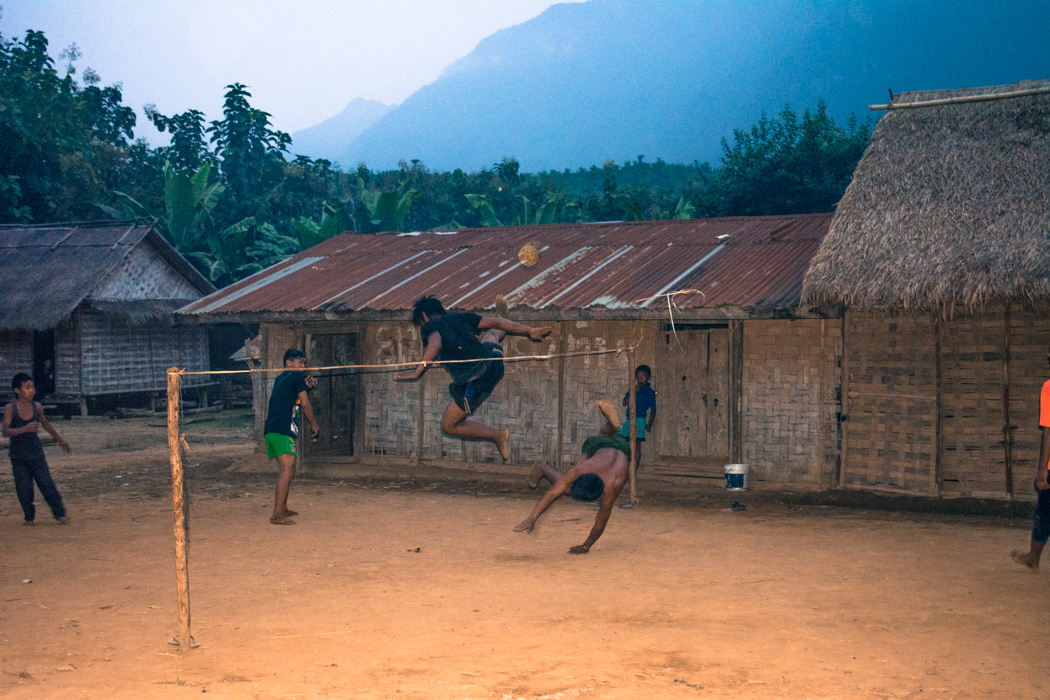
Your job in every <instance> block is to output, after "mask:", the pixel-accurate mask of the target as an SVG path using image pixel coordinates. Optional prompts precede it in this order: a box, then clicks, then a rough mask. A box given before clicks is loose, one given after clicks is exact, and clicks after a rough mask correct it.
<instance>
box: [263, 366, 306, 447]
mask: <svg viewBox="0 0 1050 700" xmlns="http://www.w3.org/2000/svg"><path fill="white" fill-rule="evenodd" d="M304 391H309V388H308V387H307V386H306V378H305V377H304V376H303V373H302V372H300V371H299V370H287V371H284V372H281V374H279V375H277V379H275V380H274V382H273V392H272V393H271V394H270V406H269V408H268V409H267V411H266V427H264V428H263V432H264V433H280V434H281V435H287V436H288V437H293V438H294V437H296V436H298V435H299V394H300V393H302V392H304Z"/></svg>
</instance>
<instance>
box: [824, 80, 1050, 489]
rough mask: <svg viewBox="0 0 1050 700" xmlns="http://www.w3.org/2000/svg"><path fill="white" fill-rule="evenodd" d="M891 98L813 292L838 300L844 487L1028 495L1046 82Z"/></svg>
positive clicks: (1042, 250) (1047, 188)
mask: <svg viewBox="0 0 1050 700" xmlns="http://www.w3.org/2000/svg"><path fill="white" fill-rule="evenodd" d="M888 107H889V109H888V113H887V114H886V115H885V116H884V117H883V118H882V119H881V121H880V122H879V123H878V125H877V127H876V128H875V130H874V133H873V134H872V139H871V144H870V146H869V147H868V149H867V151H866V152H865V154H864V156H863V158H862V159H861V161H860V163H859V165H858V166H857V169H856V172H855V173H854V177H853V181H852V184H851V185H850V186H849V188H848V190H847V191H846V193H845V196H844V197H843V198H842V200H841V202H840V203H839V206H838V209H837V212H836V214H835V216H834V218H833V219H832V222H831V227H830V230H829V233H828V235H827V236H826V237H825V238H824V241H823V242H822V243H821V246H820V249H819V251H818V252H817V254H816V256H815V257H814V259H813V262H812V264H811V265H810V268H809V270H808V272H807V273H806V276H805V284H804V289H803V299H804V301H805V303H807V304H817V305H822V306H826V305H841V306H842V307H843V308H844V309H845V312H844V316H843V323H842V340H841V346H842V348H843V356H842V436H841V469H840V471H839V485H841V486H844V487H850V488H863V489H873V490H881V491H892V492H899V493H907V494H918V495H925V496H939V497H961V496H969V497H990V498H1019V499H1027V498H1033V497H1034V496H1032V479H1033V477H1034V474H1035V463H1036V461H1037V459H1038V453H1039V440H1040V436H1039V430H1038V418H1039V416H1038V412H1039V390H1040V387H1041V385H1042V383H1043V382H1044V381H1045V380H1047V379H1048V378H1050V367H1048V365H1047V349H1048V346H1050V318H1048V317H1047V309H1048V303H1047V302H1048V301H1050V81H1046V80H1044V81H1034V82H1024V83H1020V84H1017V85H1005V86H996V87H987V88H975V89H966V90H947V91H934V92H911V93H904V94H900V95H896V96H894V98H893V100H892V102H891V103H890V104H889V105H888Z"/></svg>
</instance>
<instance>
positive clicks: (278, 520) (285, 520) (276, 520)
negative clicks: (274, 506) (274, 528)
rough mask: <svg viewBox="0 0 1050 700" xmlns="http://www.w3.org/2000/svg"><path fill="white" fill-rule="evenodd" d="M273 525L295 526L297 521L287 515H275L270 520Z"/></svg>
mask: <svg viewBox="0 0 1050 700" xmlns="http://www.w3.org/2000/svg"><path fill="white" fill-rule="evenodd" d="M270 524H271V525H295V521H294V520H292V519H291V518H289V517H288V516H287V515H274V516H272V517H271V518H270Z"/></svg>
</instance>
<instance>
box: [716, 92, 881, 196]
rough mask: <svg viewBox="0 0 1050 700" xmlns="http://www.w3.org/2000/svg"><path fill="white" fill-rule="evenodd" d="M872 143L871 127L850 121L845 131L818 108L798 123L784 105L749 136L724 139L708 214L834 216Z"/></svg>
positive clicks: (740, 132) (762, 119)
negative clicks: (804, 214)
mask: <svg viewBox="0 0 1050 700" xmlns="http://www.w3.org/2000/svg"><path fill="white" fill-rule="evenodd" d="M870 138H871V125H870V123H867V122H865V123H863V124H858V123H857V120H856V118H851V119H850V121H849V123H848V124H847V127H846V128H845V129H843V128H841V127H839V126H837V125H836V124H835V122H834V120H833V119H832V118H831V117H829V116H828V113H827V106H826V105H825V104H824V102H823V101H821V102H820V103H818V105H817V110H816V112H810V111H809V110H808V109H807V110H805V111H804V112H803V113H802V120H801V121H799V119H798V115H796V114H795V112H794V111H792V110H791V108H790V106H785V107H784V109H783V111H781V113H780V115H779V117H778V118H777V119H770V118H769V117H767V116H766V115H765V114H763V115H762V116H761V117H760V118H759V120H758V122H757V123H756V124H755V125H754V126H752V127H751V129H750V130H748V131H743V130H735V131H734V132H733V139H734V144H733V146H732V147H730V146H729V144H728V143H727V142H726V141H725V140H724V139H723V141H722V150H723V151H724V155H723V156H722V167H721V169H720V170H719V171H718V173H717V174H716V175H715V176H714V177H713V178H712V180H711V191H710V199H709V201H708V202H707V209H708V213H709V214H712V215H716V216H750V215H760V214H803V213H809V212H820V211H832V210H833V209H834V208H835V205H836V204H837V203H838V201H839V199H840V198H841V197H842V193H843V192H845V191H846V186H847V185H848V184H849V181H850V179H851V178H852V176H853V170H854V168H856V166H857V162H858V161H859V160H860V157H861V155H862V154H863V153H864V149H865V148H866V147H867V145H868V141H869V140H870Z"/></svg>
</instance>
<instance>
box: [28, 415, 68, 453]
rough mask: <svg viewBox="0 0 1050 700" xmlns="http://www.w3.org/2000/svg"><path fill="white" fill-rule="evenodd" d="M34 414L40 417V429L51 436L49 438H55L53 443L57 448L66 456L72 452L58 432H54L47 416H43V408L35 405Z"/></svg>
mask: <svg viewBox="0 0 1050 700" xmlns="http://www.w3.org/2000/svg"><path fill="white" fill-rule="evenodd" d="M36 412H37V413H36V414H37V415H38V416H39V417H40V427H41V428H43V429H44V430H46V431H47V432H48V433H49V434H50V435H51V437H53V438H55V442H57V443H58V446H59V447H61V448H62V449H63V450H65V452H66V454H69V453H70V452H72V451H73V448H71V447H70V446H69V443H68V442H66V441H65V440H63V439H62V438H61V437H60V436H59V434H58V431H57V430H55V426H53V425H51V421H49V420H48V419H47V416H45V415H44V407H43V406H41V405H40V404H39V403H38V404H37V405H36Z"/></svg>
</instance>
